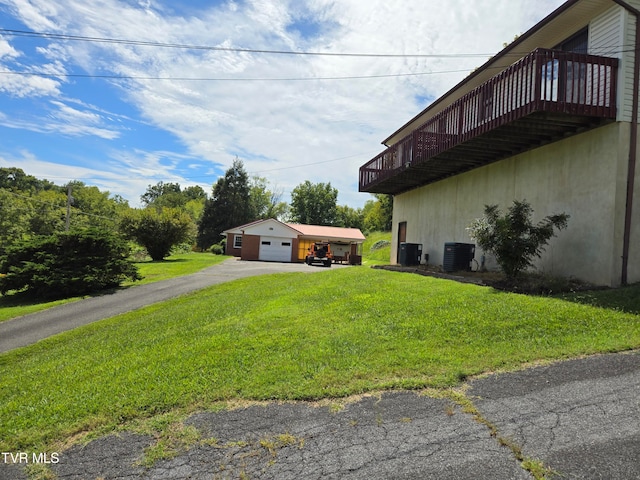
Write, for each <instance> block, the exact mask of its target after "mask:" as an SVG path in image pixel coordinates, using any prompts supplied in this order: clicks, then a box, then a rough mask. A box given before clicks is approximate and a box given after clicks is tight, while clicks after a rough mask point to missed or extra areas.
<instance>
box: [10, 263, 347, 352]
mask: <svg viewBox="0 0 640 480" xmlns="http://www.w3.org/2000/svg"><path fill="white" fill-rule="evenodd" d="M343 267H345V266H342V265H334V266H333V268H343ZM322 271H326V269H325V268H322V267H315V266H314V267H310V266H308V265H306V264H304V263H270V262H246V261H242V260H238V259H235V258H234V259H229V260H226V261H224V262H222V263H221V264H219V265H215V266H213V267H209V268H207V269H205V270H202V271H200V272H198V273H195V274H192V275H186V276H183V277H178V278H173V279H171V280H165V281H162V282H156V283H149V284H146V285H141V286H138V287H131V288H127V289H123V290H118V291H116V292H115V293H112V294H105V295H99V296H96V297H91V298H87V299H85V300H81V301H78V302H73V303H67V304H65V305H60V306H58V307H54V308H50V309H48V310H44V311H42V312H38V313H33V314H30V315H25V316H23V317H19V318H16V319H13V320H9V321H6V322H2V323H0V353H2V352H6V351H8V350H12V349H14V348H18V347H24V346H25V345H29V344H32V343H35V342H37V341H38V340H42V339H43V338H47V337H50V336H51V335H55V334H57V333H60V332H64V331H67V330H71V329H73V328H76V327H79V326H81V325H86V324H88V323H91V322H95V321H97V320H102V319H104V318H109V317H113V316H115V315H118V314H120V313H125V312H129V311H132V310H136V309H138V308H141V307H144V306H146V305H150V304H152V303H156V302H161V301H164V300H168V299H170V298H173V297H177V296H179V295H182V294H184V293H189V292H193V291H195V290H199V289H201V288H205V287H208V286H210V285H215V284H218V283H222V282H228V281H230V280H236V279H238V278H244V277H251V276H255V275H264V274H268V273H282V272H307V273H313V272H322Z"/></svg>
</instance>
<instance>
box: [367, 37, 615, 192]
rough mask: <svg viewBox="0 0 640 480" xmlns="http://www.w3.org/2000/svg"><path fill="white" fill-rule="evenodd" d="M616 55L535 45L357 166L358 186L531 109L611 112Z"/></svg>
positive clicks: (602, 114)
mask: <svg viewBox="0 0 640 480" xmlns="http://www.w3.org/2000/svg"><path fill="white" fill-rule="evenodd" d="M617 67H618V60H617V59H615V58H607V57H598V56H594V55H586V54H578V53H570V52H562V51H558V50H548V49H542V48H541V49H537V50H535V51H534V52H532V53H530V54H529V55H527V56H526V57H524V58H522V59H521V60H519V61H518V62H516V63H514V64H513V65H511V66H510V67H508V68H507V69H505V70H503V71H502V72H501V73H499V74H498V75H496V76H494V77H493V78H491V79H490V80H488V81H487V82H485V83H484V84H482V85H481V86H479V87H477V88H476V89H474V90H473V91H471V92H469V93H468V94H466V95H465V96H464V97H462V98H460V99H459V100H457V101H456V102H454V103H453V104H451V105H450V106H448V107H447V108H445V109H444V110H443V111H442V112H440V113H438V114H437V115H435V116H434V117H433V118H431V119H430V120H429V121H427V122H426V123H425V124H424V125H422V126H421V127H420V128H418V129H417V130H415V131H413V132H412V133H411V134H409V135H407V136H406V137H405V138H403V139H402V140H400V141H399V142H398V143H396V144H395V145H392V146H391V147H389V148H388V149H387V150H385V151H384V152H382V153H381V154H379V155H378V156H376V157H375V158H373V159H372V160H371V161H369V162H368V163H366V164H365V165H363V166H362V167H360V190H361V191H367V187H369V186H372V185H374V184H377V183H379V182H381V181H383V180H385V179H387V178H389V177H392V176H393V175H395V174H396V173H398V172H399V171H402V170H404V169H406V168H408V167H409V166H411V165H412V164H414V163H416V162H422V161H425V160H428V159H429V158H432V157H434V156H436V155H438V154H440V153H442V152H445V151H447V150H449V149H451V148H453V147H455V146H456V145H459V144H461V143H464V142H466V141H468V140H470V139H472V138H474V137H477V136H479V135H482V134H484V133H486V132H489V131H491V130H493V129H496V128H499V127H501V126H503V125H506V124H509V123H511V122H513V121H515V120H518V119H520V118H523V117H525V116H527V115H530V114H532V113H534V112H552V113H565V114H569V115H580V116H593V117H600V118H615V115H616V83H617V71H618V68H617Z"/></svg>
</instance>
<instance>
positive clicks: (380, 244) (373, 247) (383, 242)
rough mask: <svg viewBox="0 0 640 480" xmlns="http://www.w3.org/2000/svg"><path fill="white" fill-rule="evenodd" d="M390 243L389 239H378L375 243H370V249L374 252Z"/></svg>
mask: <svg viewBox="0 0 640 480" xmlns="http://www.w3.org/2000/svg"><path fill="white" fill-rule="evenodd" d="M390 245H391V242H390V241H389V240H378V241H377V242H376V243H374V244H373V245H371V251H372V252H375V251H376V250H380V249H382V248H385V247H388V246H390Z"/></svg>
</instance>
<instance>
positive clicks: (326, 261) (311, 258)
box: [305, 242, 333, 267]
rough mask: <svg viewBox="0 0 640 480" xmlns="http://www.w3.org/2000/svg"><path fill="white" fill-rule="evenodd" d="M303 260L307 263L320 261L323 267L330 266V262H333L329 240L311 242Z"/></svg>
mask: <svg viewBox="0 0 640 480" xmlns="http://www.w3.org/2000/svg"><path fill="white" fill-rule="evenodd" d="M305 262H306V263H307V265H313V264H315V263H321V264H322V265H324V266H325V267H330V266H331V263H333V254H332V253H331V245H329V242H315V243H312V244H311V246H310V247H309V251H308V252H307V258H306V260H305Z"/></svg>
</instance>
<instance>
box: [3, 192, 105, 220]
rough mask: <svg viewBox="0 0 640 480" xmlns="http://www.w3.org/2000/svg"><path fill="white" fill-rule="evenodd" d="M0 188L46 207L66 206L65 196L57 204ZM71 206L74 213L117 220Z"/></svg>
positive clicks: (61, 207)
mask: <svg viewBox="0 0 640 480" xmlns="http://www.w3.org/2000/svg"><path fill="white" fill-rule="evenodd" d="M0 190H2V191H3V192H6V193H8V194H9V195H13V196H14V197H19V198H23V199H25V200H30V201H32V202H37V203H39V204H41V205H45V206H47V207H51V208H59V209H64V208H65V207H66V204H65V202H66V201H67V200H66V198H65V199H64V200H62V199H61V201H62V203H61V204H60V205H58V204H56V203H53V202H48V201H45V200H40V199H39V198H34V197H31V196H27V195H20V194H19V193H15V192H12V191H11V190H7V189H6V188H2V187H0ZM71 208H73V209H74V213H76V214H82V215H86V216H88V217H95V218H102V219H104V220H111V221H112V222H117V220H116V219H115V218H111V217H105V216H103V215H96V214H94V213H88V212H84V211H82V210H80V209H79V208H78V207H74V206H73V205H71Z"/></svg>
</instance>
